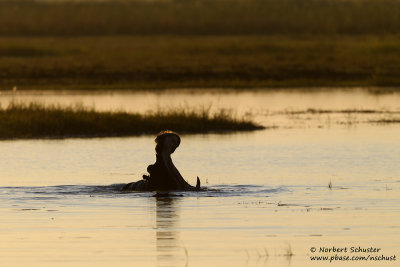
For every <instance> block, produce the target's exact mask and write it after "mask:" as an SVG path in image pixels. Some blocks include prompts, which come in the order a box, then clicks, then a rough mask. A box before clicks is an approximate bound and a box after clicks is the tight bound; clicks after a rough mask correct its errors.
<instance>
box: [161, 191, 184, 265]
mask: <svg viewBox="0 0 400 267" xmlns="http://www.w3.org/2000/svg"><path fill="white" fill-rule="evenodd" d="M155 201H156V248H157V261H158V263H159V266H176V261H177V260H178V259H179V255H181V254H182V253H181V252H182V249H181V248H180V244H179V242H180V241H179V232H178V230H177V227H178V224H179V214H178V212H179V211H178V207H177V206H178V204H179V203H178V201H179V199H177V198H174V197H171V196H168V195H167V196H156V198H155Z"/></svg>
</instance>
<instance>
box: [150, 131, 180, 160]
mask: <svg viewBox="0 0 400 267" xmlns="http://www.w3.org/2000/svg"><path fill="white" fill-rule="evenodd" d="M155 142H156V144H157V145H156V152H157V154H164V153H165V154H166V155H171V154H172V153H174V151H175V149H176V148H177V147H178V146H179V144H180V143H181V138H180V137H179V135H178V134H176V133H174V132H172V131H163V132H160V133H159V134H158V135H157V137H156V139H155Z"/></svg>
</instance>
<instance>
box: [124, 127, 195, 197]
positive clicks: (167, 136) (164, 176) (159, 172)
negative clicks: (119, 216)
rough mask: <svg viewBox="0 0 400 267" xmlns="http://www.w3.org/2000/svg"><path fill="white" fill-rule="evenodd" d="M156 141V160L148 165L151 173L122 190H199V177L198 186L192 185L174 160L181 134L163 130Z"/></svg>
mask: <svg viewBox="0 0 400 267" xmlns="http://www.w3.org/2000/svg"><path fill="white" fill-rule="evenodd" d="M155 142H156V148H155V150H156V162H155V163H154V164H151V165H149V166H148V167H147V172H148V173H149V175H143V179H142V180H139V181H136V182H132V183H128V184H126V185H124V186H123V188H122V191H173V190H177V191H199V190H200V179H199V177H197V183H196V186H192V185H190V184H189V183H188V182H186V181H185V180H184V179H183V177H182V175H181V174H180V173H179V171H178V169H177V168H176V167H175V166H174V163H173V162H172V159H171V154H172V153H174V151H175V149H176V148H177V147H178V146H179V145H180V143H181V138H180V137H179V135H178V134H177V133H175V132H172V131H162V132H160V133H159V134H158V135H157V137H156V139H155Z"/></svg>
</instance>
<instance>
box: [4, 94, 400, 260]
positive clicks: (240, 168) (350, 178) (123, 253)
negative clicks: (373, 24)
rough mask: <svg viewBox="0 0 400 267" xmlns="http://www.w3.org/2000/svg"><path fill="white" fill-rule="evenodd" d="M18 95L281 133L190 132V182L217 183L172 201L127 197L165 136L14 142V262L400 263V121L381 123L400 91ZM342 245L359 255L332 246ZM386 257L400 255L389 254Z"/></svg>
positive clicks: (9, 208) (184, 166)
mask: <svg viewBox="0 0 400 267" xmlns="http://www.w3.org/2000/svg"><path fill="white" fill-rule="evenodd" d="M10 101H40V102H43V103H61V104H63V105H66V104H76V103H78V102H79V103H81V104H84V105H89V106H93V107H94V108H95V109H97V110H121V109H123V110H128V111H132V112H145V111H147V110H151V109H154V108H165V107H176V106H210V107H211V109H219V108H228V109H232V110H233V111H234V112H236V113H237V114H238V115H240V116H241V115H245V116H250V115H251V116H252V117H253V118H254V119H255V120H256V121H258V122H259V123H261V124H263V125H265V126H267V127H270V128H267V129H266V130H261V131H256V132H250V133H233V134H207V135H200V134H199V135H183V136H181V137H182V142H181V145H180V147H179V148H178V149H177V150H176V152H175V153H174V154H173V161H174V163H175V165H176V166H177V168H178V169H179V170H180V172H181V174H182V175H183V176H184V177H185V179H187V180H188V182H189V183H191V184H195V178H196V176H199V177H200V179H201V181H202V186H204V187H205V190H204V191H202V192H174V193H172V194H170V195H155V193H153V192H151V193H121V192H120V191H119V189H120V187H121V185H122V184H124V183H127V182H131V181H135V180H138V179H140V177H141V175H142V174H144V173H145V171H146V167H147V165H149V164H151V163H153V162H154V160H155V154H154V136H147V135H144V136H139V137H127V138H93V139H62V140H4V141H0V151H1V152H0V210H1V214H2V216H1V221H0V235H1V241H0V265H1V266H23V265H29V266H71V265H74V266H111V265H114V266H123V265H128V266H207V265H208V266H309V265H314V266H323V265H334V266H365V265H369V266H396V265H397V264H398V257H399V256H400V255H399V250H398V249H399V247H400V238H399V236H400V206H399V200H400V193H399V191H400V164H399V162H400V124H399V123H379V120H380V119H390V120H393V122H395V121H396V119H397V118H398V117H399V110H400V94H390V95H373V94H369V93H366V92H365V91H362V90H356V89H353V90H333V91H324V90H321V91H318V92H313V93H311V92H305V91H304V92H301V91H296V92H288V91H276V92H266V91H250V92H249V91H242V92H229V91H205V92H202V93H198V92H197V93H195V92H191V91H168V92H159V93H144V92H114V93H110V92H98V93H95V94H93V93H92V94H88V93H77V92H74V93H71V92H62V93H59V92H29V93H28V92H14V93H5V92H3V93H2V94H1V95H0V103H1V104H2V106H4V105H7V103H8V102H10ZM310 109H312V110H324V111H329V112H312V110H311V111H310ZM307 110H308V111H307ZM344 110H352V112H343V111H344ZM365 110H368V111H369V112H362V111H365ZM372 111H373V112H372ZM333 247H335V249H336V248H343V249H344V248H346V249H347V251H346V252H344V250H342V251H341V252H332V251H331V252H325V249H329V248H331V249H332V248H333ZM352 247H355V248H359V247H361V248H371V247H373V248H376V250H378V249H379V251H378V252H373V251H369V252H367V251H361V252H352V250H351V248H352ZM313 248H315V250H316V251H315V252H313ZM382 255H383V256H384V257H388V258H387V259H389V257H391V256H394V255H396V259H397V260H396V261H389V260H380V261H378V260H379V259H380V258H379V257H381V256H382ZM312 256H328V257H329V259H330V258H331V257H333V258H334V261H333V262H332V263H329V260H325V261H322V260H320V261H315V260H312V259H311V257H312ZM353 256H356V257H358V256H361V257H369V259H368V260H363V259H359V258H352V257H353ZM335 257H336V258H335ZM345 257H349V258H350V259H352V261H350V260H348V261H347V260H344V259H345ZM374 257H377V258H376V260H373V261H372V260H371V258H374ZM374 259H375V258H374Z"/></svg>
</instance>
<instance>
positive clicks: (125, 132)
mask: <svg viewBox="0 0 400 267" xmlns="http://www.w3.org/2000/svg"><path fill="white" fill-rule="evenodd" d="M262 128H263V127H262V126H260V125H257V124H255V123H254V122H252V121H250V120H247V119H242V118H237V117H236V116H235V115H234V114H233V112H229V111H226V110H219V111H217V112H211V111H210V109H206V108H198V109H195V108H177V109H167V110H158V111H154V112H148V113H145V114H139V113H127V112H97V111H95V110H94V109H92V108H87V107H84V106H82V105H74V106H65V107H63V106H60V105H48V106H46V105H44V104H40V103H37V102H30V103H16V102H11V103H10V104H9V105H8V106H7V107H4V108H2V107H0V138H1V139H14V138H65V137H108V136H134V135H141V134H156V133H158V132H160V131H162V130H166V129H169V130H173V131H176V132H178V133H208V132H231V131H251V130H257V129H262Z"/></svg>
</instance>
